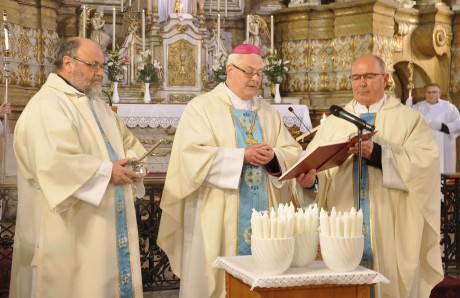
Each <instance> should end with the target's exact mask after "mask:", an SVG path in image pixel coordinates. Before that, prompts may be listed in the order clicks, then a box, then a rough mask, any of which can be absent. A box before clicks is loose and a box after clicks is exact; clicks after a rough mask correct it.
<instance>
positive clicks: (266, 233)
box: [262, 211, 270, 238]
mask: <svg viewBox="0 0 460 298" xmlns="http://www.w3.org/2000/svg"><path fill="white" fill-rule="evenodd" d="M262 222H263V230H264V238H270V219H269V218H268V212H267V211H264V215H263V216H262Z"/></svg>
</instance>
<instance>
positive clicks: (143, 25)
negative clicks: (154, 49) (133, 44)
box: [129, 0, 145, 52]
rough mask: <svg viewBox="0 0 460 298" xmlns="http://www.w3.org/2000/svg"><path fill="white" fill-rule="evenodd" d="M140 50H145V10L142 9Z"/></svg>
mask: <svg viewBox="0 0 460 298" xmlns="http://www.w3.org/2000/svg"><path fill="white" fill-rule="evenodd" d="M129 1H131V0H129ZM142 52H145V11H144V10H142Z"/></svg>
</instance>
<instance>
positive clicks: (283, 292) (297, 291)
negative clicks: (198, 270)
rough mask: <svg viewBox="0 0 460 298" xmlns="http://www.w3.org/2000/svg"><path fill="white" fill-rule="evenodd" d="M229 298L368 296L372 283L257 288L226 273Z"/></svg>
mask: <svg viewBox="0 0 460 298" xmlns="http://www.w3.org/2000/svg"><path fill="white" fill-rule="evenodd" d="M225 286H226V290H227V298H259V297H260V298H285V297H289V298H301V297H302V298H305V297H315V298H334V297H340V298H348V297H350V298H368V297H370V289H371V286H372V285H368V284H364V285H310V286H301V287H289V288H255V289H254V290H253V291H251V290H250V286H248V285H247V284H245V283H243V282H242V281H241V280H239V279H238V278H236V277H233V276H232V275H230V274H228V273H227V272H226V273H225Z"/></svg>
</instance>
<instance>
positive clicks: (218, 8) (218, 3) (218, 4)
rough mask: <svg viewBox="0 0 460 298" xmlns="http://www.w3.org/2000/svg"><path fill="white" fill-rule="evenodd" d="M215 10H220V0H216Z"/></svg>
mask: <svg viewBox="0 0 460 298" xmlns="http://www.w3.org/2000/svg"><path fill="white" fill-rule="evenodd" d="M217 11H218V12H220V0H217Z"/></svg>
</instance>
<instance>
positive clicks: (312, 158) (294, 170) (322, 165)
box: [280, 131, 377, 180]
mask: <svg viewBox="0 0 460 298" xmlns="http://www.w3.org/2000/svg"><path fill="white" fill-rule="evenodd" d="M376 133H377V131H374V132H369V133H366V134H364V135H363V141H366V140H369V139H370V138H371V137H372V136H373V135H374V134H376ZM357 143H358V137H357V136H354V137H352V138H349V139H347V140H344V141H336V142H331V143H328V144H324V145H321V146H318V148H316V149H315V150H313V151H312V152H310V153H309V154H307V155H305V156H304V157H302V158H301V159H300V160H299V161H298V162H297V163H296V164H295V165H293V166H292V167H291V168H290V169H288V170H287V171H286V172H285V173H283V175H281V177H280V180H286V179H291V178H296V177H297V176H299V174H301V173H307V172H308V171H310V170H311V169H316V171H317V172H321V171H324V170H327V169H330V168H332V167H336V166H339V165H341V164H342V163H343V162H344V161H345V160H346V159H347V158H348V157H349V156H350V155H351V154H353V153H354V150H355V149H354V148H357ZM369 146H370V145H369ZM351 148H353V149H351ZM350 149H351V150H350ZM356 150H357V149H356ZM356 153H357V151H356ZM371 153H372V152H371Z"/></svg>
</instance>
